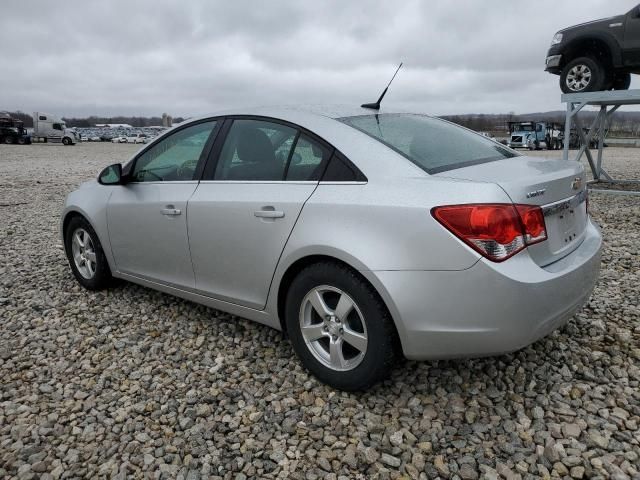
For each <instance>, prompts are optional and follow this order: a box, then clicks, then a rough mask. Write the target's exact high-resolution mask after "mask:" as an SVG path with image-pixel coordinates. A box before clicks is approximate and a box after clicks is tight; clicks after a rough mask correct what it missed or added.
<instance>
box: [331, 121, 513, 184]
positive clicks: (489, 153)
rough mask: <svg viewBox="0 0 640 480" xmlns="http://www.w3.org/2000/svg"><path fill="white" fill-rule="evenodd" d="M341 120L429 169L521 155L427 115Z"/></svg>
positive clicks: (442, 168)
mask: <svg viewBox="0 0 640 480" xmlns="http://www.w3.org/2000/svg"><path fill="white" fill-rule="evenodd" d="M338 120H339V121H341V122H342V123H345V124H347V125H349V126H351V127H353V128H355V129H357V130H360V131H361V132H364V133H366V134H367V135H369V136H371V137H373V138H375V139H376V140H378V141H380V142H381V143H383V144H385V145H386V146H388V147H389V148H391V149H393V150H395V151H396V152H398V153H400V154H401V155H403V156H404V157H406V158H408V159H409V160H411V161H412V162H413V163H415V164H416V165H418V166H419V167H420V168H422V169H423V170H425V171H426V172H427V173H438V172H443V171H446V170H452V169H454V168H462V167H466V166H469V165H475V164H478V163H485V162H491V161H495V160H502V159H505V158H511V157H516V156H518V155H519V154H518V153H516V152H515V151H514V150H511V149H509V148H507V147H505V146H504V145H501V144H499V143H497V142H495V141H493V140H490V139H488V138H486V137H483V136H482V135H478V134H476V133H474V132H472V131H471V130H467V129H466V128H462V127H459V126H458V125H455V124H453V123H450V122H446V121H444V120H440V119H438V118H432V117H428V116H425V115H417V114H379V115H361V116H356V117H345V118H339V119H338Z"/></svg>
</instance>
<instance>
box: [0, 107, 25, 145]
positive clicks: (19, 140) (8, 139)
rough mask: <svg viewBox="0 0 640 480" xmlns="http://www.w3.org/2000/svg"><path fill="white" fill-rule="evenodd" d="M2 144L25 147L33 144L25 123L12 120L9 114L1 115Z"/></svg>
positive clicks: (0, 132)
mask: <svg viewBox="0 0 640 480" xmlns="http://www.w3.org/2000/svg"><path fill="white" fill-rule="evenodd" d="M0 143H6V144H8V145H11V144H14V143H16V144H18V145H25V144H28V143H31V135H29V133H28V132H27V129H26V128H24V122H23V121H22V120H18V119H16V118H12V117H11V115H9V114H8V113H0Z"/></svg>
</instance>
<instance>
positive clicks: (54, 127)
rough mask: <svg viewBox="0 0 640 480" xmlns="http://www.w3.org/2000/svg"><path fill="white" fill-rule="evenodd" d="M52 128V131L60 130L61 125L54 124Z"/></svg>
mask: <svg viewBox="0 0 640 480" xmlns="http://www.w3.org/2000/svg"><path fill="white" fill-rule="evenodd" d="M52 127H53V129H54V130H62V125H60V124H59V123H54V124H53V125H52Z"/></svg>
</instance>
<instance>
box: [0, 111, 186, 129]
mask: <svg viewBox="0 0 640 480" xmlns="http://www.w3.org/2000/svg"><path fill="white" fill-rule="evenodd" d="M7 113H8V114H9V115H10V116H11V117H12V118H16V119H18V120H21V121H22V122H24V126H25V127H27V128H31V127H33V117H32V116H31V115H29V114H28V113H24V112H20V111H17V112H7ZM62 120H64V122H65V123H66V124H67V127H79V128H89V127H95V126H96V124H101V123H126V124H129V125H131V126H132V127H138V128H139V127H157V126H161V125H162V117H127V116H123V115H120V116H116V117H98V116H90V117H85V118H76V117H62ZM182 121H184V118H182V117H174V118H173V123H180V122H182Z"/></svg>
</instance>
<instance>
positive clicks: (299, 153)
mask: <svg viewBox="0 0 640 480" xmlns="http://www.w3.org/2000/svg"><path fill="white" fill-rule="evenodd" d="M330 153H331V152H329V151H328V150H327V149H326V148H325V147H323V146H322V145H320V144H319V143H318V142H316V141H315V140H312V139H311V138H309V137H307V136H306V135H304V134H301V135H300V136H299V137H298V141H297V142H296V148H295V149H294V150H293V153H292V155H291V159H290V160H289V166H288V168H287V175H286V180H290V181H291V180H294V181H295V180H297V181H304V180H318V179H319V178H320V174H321V173H322V166H323V165H324V161H325V160H326V159H327V158H328V157H329V155H330Z"/></svg>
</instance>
